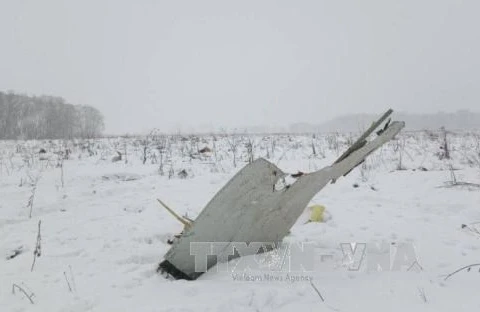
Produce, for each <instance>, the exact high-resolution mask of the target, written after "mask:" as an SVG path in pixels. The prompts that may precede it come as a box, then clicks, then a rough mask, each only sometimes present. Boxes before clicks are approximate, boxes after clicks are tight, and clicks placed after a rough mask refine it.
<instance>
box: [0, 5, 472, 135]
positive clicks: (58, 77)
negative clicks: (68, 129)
mask: <svg viewBox="0 0 480 312" xmlns="http://www.w3.org/2000/svg"><path fill="white" fill-rule="evenodd" d="M479 12H480V1H478V0H472V1H460V0H448V1H447V0H415V1H414V0H412V1H387V0H377V1H372V0H363V1H354V0H351V1H340V0H338V1H333V0H331V1H322V0H316V1H293V0H291V1H260V0H256V1H245V0H242V1H227V0H223V1H205V0H202V1H173V0H172V1H154V0H138V1H126V0H124V1H121V0H116V1H103V0H87V1H86V0H82V1H80V0H78V1H67V0H57V1H51V0H41V1H39V0H32V1H24V0H1V4H0V90H3V91H6V90H14V91H17V92H26V93H28V94H37V95H40V94H49V95H57V96H62V97H64V98H65V99H66V100H67V101H69V102H71V103H74V104H88V105H92V106H95V107H97V108H98V109H100V110H101V111H102V112H103V114H104V115H105V118H106V126H107V129H106V130H107V132H111V133H125V132H139V131H146V130H147V129H149V128H153V127H156V128H160V129H163V130H176V129H179V128H180V129H182V130H184V131H185V130H188V129H191V128H192V127H198V126H200V125H209V124H210V125H212V126H214V127H216V128H218V127H220V126H224V127H230V128H233V127H239V126H245V125H257V124H265V125H282V124H286V123H294V122H314V123H320V122H323V121H325V120H328V119H330V118H332V117H335V116H337V115H342V114H347V113H349V112H355V113H357V112H366V113H380V112H382V111H383V110H384V109H385V108H386V107H393V108H394V109H397V110H402V111H409V112H429V111H435V112H436V111H439V110H443V111H455V110H456V109H460V108H465V109H471V110H478V107H479V104H478V103H479V102H480V101H479V100H480V85H479V83H480V19H479V18H478V14H479Z"/></svg>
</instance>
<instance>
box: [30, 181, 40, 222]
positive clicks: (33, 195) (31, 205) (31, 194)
mask: <svg viewBox="0 0 480 312" xmlns="http://www.w3.org/2000/svg"><path fill="white" fill-rule="evenodd" d="M40 177H41V176H40V174H38V175H37V176H36V177H35V178H34V179H33V180H32V182H31V186H32V189H31V191H30V197H28V202H27V208H28V209H29V211H30V212H29V214H28V218H30V219H31V218H32V212H33V201H34V200H35V193H36V190H37V184H38V181H39V180H40Z"/></svg>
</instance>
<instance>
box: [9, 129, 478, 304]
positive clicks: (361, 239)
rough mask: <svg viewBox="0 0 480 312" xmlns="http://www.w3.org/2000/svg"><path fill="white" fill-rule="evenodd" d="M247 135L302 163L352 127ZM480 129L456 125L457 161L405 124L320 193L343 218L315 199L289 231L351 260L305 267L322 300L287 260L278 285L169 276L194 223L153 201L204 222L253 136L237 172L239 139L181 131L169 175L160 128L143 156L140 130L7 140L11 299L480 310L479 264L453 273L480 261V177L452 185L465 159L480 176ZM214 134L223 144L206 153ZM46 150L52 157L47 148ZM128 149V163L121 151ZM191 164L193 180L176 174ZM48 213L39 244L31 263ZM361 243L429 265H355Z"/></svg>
mask: <svg viewBox="0 0 480 312" xmlns="http://www.w3.org/2000/svg"><path fill="white" fill-rule="evenodd" d="M245 137H246V135H245V136H241V137H240V138H239V140H240V141H242V140H243V141H245V140H246V139H245ZM249 137H250V139H251V140H253V141H254V142H255V149H254V153H255V157H265V158H266V157H267V156H269V157H270V158H269V160H270V161H272V162H273V163H275V164H276V165H278V166H279V167H280V168H282V169H283V170H285V171H286V172H291V173H296V172H298V171H302V172H311V171H314V170H317V169H320V168H322V167H324V166H327V165H329V164H331V163H332V162H333V161H334V160H335V158H336V157H337V156H338V155H339V154H340V153H341V152H342V151H344V150H345V149H346V147H347V144H349V142H350V143H351V140H352V138H354V137H355V135H353V134H345V135H341V134H324V135H317V136H316V138H315V139H312V137H311V136H307V135H275V136H273V135H272V136H255V135H250V136H249ZM479 138H480V135H479V134H478V133H466V132H464V133H462V132H459V133H451V134H449V136H448V139H449V145H450V149H451V156H452V157H451V159H450V160H447V159H440V158H441V157H439V156H441V153H442V150H441V149H440V148H439V147H440V146H441V145H442V142H441V141H442V137H441V135H440V136H439V135H437V134H435V133H433V132H404V133H402V134H401V135H400V136H399V138H398V139H397V140H395V141H392V142H390V143H388V144H386V145H385V146H384V147H383V148H382V149H381V150H379V151H377V152H375V153H374V154H373V155H371V156H370V157H369V158H368V160H367V161H366V162H365V163H364V164H363V165H361V166H359V167H358V168H356V169H355V170H354V171H352V172H351V173H350V174H349V175H347V176H346V177H342V178H341V179H339V180H338V181H337V182H336V183H335V184H330V185H328V186H327V187H326V188H325V189H323V190H322V191H321V192H320V193H319V194H318V195H317V196H316V197H315V198H314V199H313V200H312V202H311V204H312V205H313V204H321V205H324V206H325V207H326V209H327V211H328V213H329V214H330V215H331V219H330V220H328V221H327V222H326V223H306V224H305V221H306V220H307V219H308V213H309V212H308V209H307V208H306V210H305V214H304V215H303V216H302V217H301V218H300V219H299V220H298V222H297V224H296V225H295V226H294V227H293V228H292V230H291V234H290V235H289V236H288V237H287V238H286V241H288V242H293V243H301V242H311V243H314V244H315V246H317V250H318V251H319V252H320V253H321V254H331V255H334V256H335V257H336V261H337V260H338V261H337V262H335V265H333V266H332V267H331V269H328V270H323V271H315V272H305V273H304V275H306V276H309V277H312V278H313V280H312V282H313V284H314V285H315V287H316V288H317V289H318V290H319V292H320V293H321V295H322V297H323V298H324V300H325V301H322V299H321V298H320V296H319V295H318V294H317V293H316V291H315V290H314V288H313V287H312V285H311V283H310V282H309V281H306V280H304V281H291V280H289V279H287V274H288V272H276V273H275V274H276V276H277V277H281V279H282V280H281V281H267V280H265V279H263V280H258V279H257V280H254V281H251V280H249V279H245V278H236V279H235V278H234V277H235V275H233V274H232V273H229V272H222V270H221V268H222V267H221V266H222V265H225V264H220V265H219V270H218V271H217V270H216V269H213V270H211V271H209V272H207V273H206V274H204V275H203V276H202V277H200V278H199V279H198V280H196V281H183V280H178V281H172V280H169V279H166V278H165V277H164V276H162V275H160V274H157V273H156V268H157V266H158V264H159V262H160V261H161V260H162V257H163V255H164V254H165V253H166V252H167V251H168V249H169V248H170V245H168V244H167V240H168V239H169V238H171V237H172V236H173V235H174V234H177V233H179V232H180V231H181V229H182V225H181V224H180V223H179V222H178V221H176V220H175V219H173V218H172V217H171V215H169V214H168V213H167V211H166V210H165V209H163V208H161V207H160V206H159V205H158V203H157V201H156V198H161V199H162V200H163V201H164V202H166V203H167V204H168V205H169V206H170V207H172V208H174V209H175V210H176V211H177V212H179V213H181V214H187V215H188V216H189V217H190V218H195V216H196V215H198V213H199V212H200V211H201V209H202V208H203V207H204V206H205V204H206V203H207V202H208V201H209V200H210V199H211V198H212V196H213V195H214V194H215V193H216V192H217V191H218V190H219V189H220V188H221V187H222V186H223V185H224V184H225V183H226V182H227V181H228V180H229V179H230V178H231V177H232V176H233V175H234V174H235V172H236V171H238V170H239V169H240V168H241V167H242V166H244V165H245V164H246V160H247V159H248V155H246V150H247V149H246V148H245V147H244V146H243V145H242V144H240V145H239V146H238V149H239V152H238V155H237V162H238V166H237V168H234V167H233V161H232V152H231V150H230V148H231V146H230V145H229V144H228V142H227V140H228V138H227V137H223V136H218V137H216V138H215V139H216V141H215V142H214V141H213V137H212V136H203V137H200V138H197V137H189V138H186V139H183V140H182V139H181V138H179V137H171V138H170V139H169V145H168V148H167V149H168V150H167V152H166V153H165V155H164V161H165V164H164V171H165V174H164V175H160V174H159V173H158V168H159V164H158V161H159V159H160V154H159V153H160V150H159V149H156V148H155V141H154V140H153V141H151V142H150V143H149V148H148V158H147V159H148V160H147V162H146V164H145V165H144V164H142V152H143V148H142V145H141V144H142V142H143V141H142V140H141V139H139V138H108V139H100V140H90V141H27V142H25V141H15V142H14V141H3V142H0V311H74V312H77V311H78V312H80V311H452V310H460V311H477V310H478V309H479V308H480V299H479V297H478V287H479V286H480V274H479V273H478V267H474V268H472V270H471V271H469V272H467V270H465V271H462V272H459V273H457V274H455V275H453V276H451V277H450V278H448V279H447V280H445V277H446V275H447V274H449V273H451V272H453V271H455V270H457V269H459V268H461V267H462V266H465V265H470V264H475V263H479V262H480V260H479V259H480V241H479V239H480V234H477V233H476V232H474V231H471V230H469V229H475V228H476V225H475V224H474V223H475V222H479V221H480V209H479V208H480V207H479V205H480V188H478V187H476V186H474V185H473V186H462V185H456V186H449V185H448V184H445V182H449V181H452V178H451V170H449V168H454V169H455V170H454V171H453V172H454V173H455V177H456V180H457V181H458V182H470V183H474V184H475V183H476V184H480V147H479V144H480V139H479ZM243 141H242V142H243ZM312 141H313V142H314V144H315V147H316V152H317V155H312V148H311V144H312ZM214 145H215V151H214V152H212V153H208V154H206V155H201V154H198V153H196V152H195V151H197V150H199V149H201V148H202V147H204V146H208V147H210V148H213V147H214ZM41 147H43V148H45V149H46V150H47V152H48V153H47V154H46V155H38V153H37V152H38V151H39V150H40V148H41ZM125 147H126V148H127V162H125V159H122V161H119V162H115V163H112V162H111V158H112V157H113V156H115V155H116V152H115V151H116V150H118V151H120V152H122V153H123V151H124V148H125ZM273 147H274V148H273ZM65 148H69V149H70V150H71V152H72V153H71V155H70V159H68V160H64V161H63V162H62V161H61V156H59V153H58V152H59V151H61V150H63V149H65ZM267 150H268V153H267ZM323 154H324V155H323ZM323 156H325V157H323ZM40 157H41V158H42V159H44V160H40ZM400 158H401V165H400ZM152 162H153V163H152ZM61 164H63V185H62V169H61V167H60V166H59V165H61ZM399 167H401V168H402V169H403V170H397V169H398V168H399ZM420 167H423V168H426V169H427V171H423V170H420V169H419V168H420ZM182 169H185V170H186V172H187V173H188V176H187V177H186V178H180V177H179V176H178V175H177V173H178V172H180V171H181V170H182ZM169 172H170V173H171V172H173V173H174V174H173V175H172V174H171V175H170V177H169ZM37 176H38V177H40V178H39V181H38V184H37V187H36V190H35V197H34V201H33V209H32V218H29V208H28V207H27V203H28V199H29V197H30V195H31V192H32V185H31V184H30V183H31V182H32V180H34V179H35V177H37ZM354 184H358V187H353V185H354ZM40 220H41V249H42V254H41V256H40V257H38V258H37V259H36V263H35V266H34V268H33V271H31V266H32V262H33V251H34V250H35V246H36V240H37V231H38V222H39V221H40ZM462 224H466V225H468V227H467V228H462ZM479 229H480V227H479ZM350 242H357V243H367V245H369V244H375V243H381V242H386V243H388V244H391V243H395V244H401V243H408V244H412V245H413V246H414V248H415V254H416V256H417V259H418V263H419V265H420V266H421V268H422V269H421V270H410V271H409V270H407V269H406V268H405V269H402V270H399V271H381V272H380V271H378V272H376V271H375V272H372V271H369V270H365V269H363V268H362V269H360V270H359V271H350V270H349V269H348V268H347V267H346V265H345V263H342V262H341V261H339V259H340V258H341V255H342V253H341V248H340V244H341V243H350ZM15 250H19V252H20V253H19V254H18V255H16V256H15V257H13V258H11V259H7V258H8V257H9V256H11V255H13V254H14V251H15ZM340 260H341V259H340ZM237 261H240V260H237ZM264 273H265V272H262V271H260V270H259V271H256V272H255V271H253V272H249V273H248V274H250V276H256V275H258V276H263V277H264ZM241 276H242V277H243V275H241ZM292 276H293V274H292ZM292 276H290V277H292ZM13 284H16V285H18V286H20V287H22V288H23V289H24V290H25V291H26V292H27V294H31V293H34V296H33V297H32V300H33V302H34V303H33V304H32V303H30V301H29V299H28V298H27V297H26V296H25V295H24V294H23V293H22V292H21V291H18V289H16V291H15V293H14V294H13V293H12V285H13ZM70 288H71V290H70Z"/></svg>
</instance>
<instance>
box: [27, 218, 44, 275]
mask: <svg viewBox="0 0 480 312" xmlns="http://www.w3.org/2000/svg"><path fill="white" fill-rule="evenodd" d="M41 225H42V220H39V221H38V233H37V242H36V244H35V250H34V251H33V263H32V268H31V269H30V272H33V268H34V266H35V262H36V261H37V257H40V256H41V255H42V234H41V232H40V227H41Z"/></svg>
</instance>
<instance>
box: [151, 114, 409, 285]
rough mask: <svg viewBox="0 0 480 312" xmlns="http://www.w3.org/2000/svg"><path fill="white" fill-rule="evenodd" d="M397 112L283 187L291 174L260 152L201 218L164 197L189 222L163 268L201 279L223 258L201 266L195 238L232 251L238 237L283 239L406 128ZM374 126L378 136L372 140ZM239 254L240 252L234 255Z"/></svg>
mask: <svg viewBox="0 0 480 312" xmlns="http://www.w3.org/2000/svg"><path fill="white" fill-rule="evenodd" d="M392 112H393V111H392V110H391V109H390V110H388V111H387V112H386V113H385V114H383V115H382V117H380V119H379V120H377V121H376V122H374V123H373V124H372V126H371V127H370V128H369V129H368V130H367V131H366V132H364V133H363V134H362V135H361V136H360V138H359V139H358V140H357V141H356V142H355V143H354V144H353V145H352V146H350V148H348V150H347V151H345V152H344V153H343V154H342V155H341V156H340V157H339V158H338V159H337V160H336V161H335V162H334V163H333V164H332V165H331V166H328V167H325V168H323V169H321V170H318V171H315V172H312V173H305V174H303V175H300V176H299V177H298V178H297V179H296V181H295V182H293V183H292V184H290V185H288V184H286V183H283V186H281V187H279V185H282V182H284V181H285V177H287V176H289V175H288V174H286V173H284V172H283V171H282V170H281V169H279V168H278V167H277V166H275V165H274V164H272V163H271V162H269V161H267V160H265V159H262V158H260V159H257V160H256V161H254V162H252V163H250V164H248V165H246V166H245V167H244V168H243V169H241V170H240V171H239V172H238V173H237V174H236V175H235V176H234V177H233V178H232V179H231V180H230V181H229V182H228V183H227V184H226V185H225V186H224V187H223V188H222V189H221V190H220V191H219V192H218V193H217V194H216V195H215V196H214V197H213V198H212V200H211V201H210V202H209V203H208V204H207V206H206V207H205V208H204V209H203V211H202V212H201V213H200V214H199V215H198V217H197V218H196V219H195V220H189V219H184V218H182V217H180V216H178V215H176V214H175V213H174V212H173V211H172V210H171V209H170V208H168V207H167V206H166V205H165V204H163V202H161V201H159V202H160V203H161V204H162V205H164V206H165V208H167V209H168V210H169V211H170V212H171V213H172V214H174V215H175V216H176V217H177V218H178V219H179V220H180V221H181V222H182V223H183V224H184V225H185V227H184V231H183V232H182V234H181V235H178V236H177V238H176V239H175V240H174V241H173V242H172V247H171V248H170V250H169V251H168V252H167V253H166V255H165V256H164V259H163V261H162V262H161V263H160V265H159V267H158V271H159V272H162V273H163V274H166V275H168V276H171V277H173V278H175V279H188V280H195V279H197V278H198V277H199V276H200V275H202V274H203V273H204V272H205V271H206V270H208V269H209V268H211V267H213V266H214V265H216V264H217V262H218V261H219V260H218V258H217V257H208V259H207V263H206V266H205V268H204V269H201V270H199V269H198V268H196V267H195V256H194V254H193V253H192V252H191V246H192V245H195V244H192V243H201V242H225V244H224V251H230V250H233V249H234V242H236V243H238V242H245V243H246V244H250V243H252V242H281V241H282V240H283V238H284V237H285V236H286V235H288V233H289V231H290V229H291V227H292V226H293V225H294V224H295V222H296V221H297V219H298V218H299V217H300V215H301V214H302V213H303V211H304V210H305V208H306V206H307V205H308V203H309V202H310V201H311V200H312V198H313V197H314V196H315V195H316V194H317V193H318V192H319V191H320V190H321V189H323V188H324V187H325V186H326V185H327V184H328V183H329V182H332V183H334V182H335V181H336V180H337V179H338V178H339V177H341V176H344V175H347V174H348V173H349V172H350V171H351V170H353V169H354V168H355V167H357V166H358V165H359V164H361V163H362V162H363V161H364V160H365V158H366V157H367V156H368V155H370V154H371V153H372V152H374V151H375V150H377V149H378V148H380V147H381V146H382V145H384V144H385V143H387V142H388V141H390V140H391V139H393V138H394V137H395V135H396V134H398V133H399V132H400V130H402V128H404V126H405V123H404V122H402V121H393V122H390V119H389V120H388V121H386V120H387V118H388V117H389V115H390V114H391V113H392ZM385 121H386V122H385ZM384 122H385V124H384V125H383V126H382V124H383V123H384ZM381 126H382V127H381ZM378 128H379V129H380V130H377V131H376V132H375V130H376V129H378ZM374 132H375V134H376V137H375V138H373V139H371V140H368V138H369V137H370V136H371V135H372V134H373V133H374ZM375 134H374V135H375ZM229 242H230V243H229ZM242 255H245V254H244V253H243V254H242ZM235 257H238V253H234V255H233V257H230V258H228V260H230V259H231V258H235ZM228 260H227V261H228Z"/></svg>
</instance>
